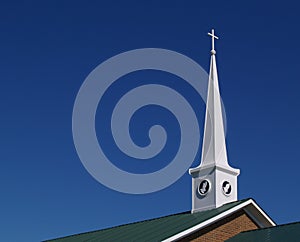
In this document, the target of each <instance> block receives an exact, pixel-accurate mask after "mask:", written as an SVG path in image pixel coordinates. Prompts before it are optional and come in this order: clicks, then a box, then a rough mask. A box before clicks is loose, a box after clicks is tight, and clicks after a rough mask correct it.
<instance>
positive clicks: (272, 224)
mask: <svg viewBox="0 0 300 242" xmlns="http://www.w3.org/2000/svg"><path fill="white" fill-rule="evenodd" d="M250 200H251V201H252V205H253V206H254V207H255V208H256V209H257V210H258V212H259V213H260V214H261V215H262V216H263V217H264V218H265V219H266V220H267V221H268V222H269V223H270V225H271V226H276V223H275V222H274V221H273V220H272V219H271V218H270V217H269V216H268V215H267V214H266V213H265V212H264V211H263V210H262V209H261V208H260V207H259V206H258V205H257V204H256V203H255V202H254V201H253V200H252V199H250ZM245 212H246V213H247V214H248V215H249V216H250V217H251V218H252V219H253V220H254V221H255V222H256V223H257V224H258V225H260V227H265V226H266V223H262V222H261V221H259V220H258V219H257V218H256V217H255V216H254V215H253V214H252V213H251V212H250V211H249V210H247V208H246V209H245Z"/></svg>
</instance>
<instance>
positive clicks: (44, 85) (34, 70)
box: [0, 0, 300, 241]
mask: <svg viewBox="0 0 300 242" xmlns="http://www.w3.org/2000/svg"><path fill="white" fill-rule="evenodd" d="M299 22H300V16H299V5H297V1H290V0H287V1H267V2H264V1H248V2H245V1H194V0H192V1H176V0H175V1H174V0H173V1H147V3H146V1H144V2H142V1H122V2H121V1H119V2H113V1H111V2H110V3H106V4H103V3H100V1H81V2H80V3H79V2H78V1H29V2H28V3H26V4H25V3H23V1H19V2H17V1H2V2H1V3H0V33H1V38H0V41H1V45H0V66H1V71H0V80H1V82H0V83H1V88H0V100H1V102H0V110H1V115H0V120H1V126H0V134H1V139H0V142H1V144H0V146H1V152H0V154H1V169H0V184H1V185H0V189H1V196H0V231H1V233H0V240H1V241H40V240H43V239H50V238H56V237H60V236H64V235H70V234H75V233H80V232H85V231H91V230H96V229H102V228H106V227H111V226H115V225H120V224H124V223H129V222H134V221H140V220H144V219H149V218H154V217H159V216H163V215H168V214H174V213H179V212H183V211H189V210H190V209H191V185H190V184H191V177H190V176H189V175H188V173H186V174H185V175H184V176H183V177H182V178H181V179H179V180H178V181H177V182H176V183H174V184H173V185H172V186H170V187H168V188H167V189H164V190H162V191H159V192H156V193H152V194H147V195H129V194H123V193H119V192H116V191H113V190H110V189H108V188H106V187H105V186H103V185H101V184H100V183H98V182H97V181H96V180H94V179H93V178H92V177H91V176H90V174H89V173H88V172H87V171H86V170H85V169H84V167H83V166H82V164H81V162H80V160H79V158H78V156H77V153H76V150H75V147H74V144H73V138H72V109H73V104H74V100H75V97H76V94H77V92H78V90H79V88H80V86H81V84H82V83H83V81H84V79H85V78H86V76H87V75H88V74H89V73H90V72H91V71H92V70H93V69H94V68H95V67H96V66H97V65H98V64H100V63H101V62H103V61H104V60H106V59H107V58H109V57H112V56H114V55H116V54H118V53H121V52H124V51H128V50H131V49H136V48H145V47H156V48H165V49H170V50H174V51H177V52H180V53H182V54H184V55H187V56H189V57H190V58H192V59H193V60H195V61H196V62H198V63H199V64H200V65H201V66H202V67H203V68H205V69H206V70H208V67H209V50H210V39H209V37H208V36H207V32H208V31H209V30H210V29H211V28H212V27H213V28H215V29H216V33H217V34H218V35H219V37H220V40H219V41H218V42H217V43H216V48H217V63H218V70H219V81H220V88H221V94H222V98H223V101H224V104H225V108H226V113H227V146H228V156H229V162H230V164H231V165H232V166H234V167H237V168H239V169H241V175H240V176H239V198H240V199H243V198H248V197H252V198H254V199H255V200H256V201H257V202H258V204H259V205H260V206H261V207H262V208H263V209H264V210H265V211H266V212H267V213H268V214H269V215H270V216H271V217H272V218H273V219H274V220H275V221H276V222H277V223H279V224H280V223H287V222H293V221H300V212H299V204H300V195H299V169H300V158H299V145H300V124H299V118H300V111H299V106H300V98H299V89H300V78H299V67H300V65H299V64H300V62H299V59H298V56H299V55H300V47H299V44H298V43H299V37H300V35H299V32H298V29H299ZM149 75H150V76H151V78H154V79H155V73H151V74H149ZM133 78H134V76H133ZM139 78H140V80H141V81H142V79H143V78H145V81H147V80H148V81H149V76H148V73H144V74H142V75H141V76H139ZM147 78H148V79H147ZM158 78H161V76H159V75H158ZM166 78H172V76H169V77H166ZM174 83H176V82H174ZM175 85H176V84H175ZM198 112H199V115H200V116H201V115H203V116H204V105H203V101H202V100H201V99H199V111H198ZM97 125H100V126H101V121H99V123H97ZM202 125H203V124H202ZM174 132H175V131H174ZM199 138H201V137H199ZM198 160H199V157H198ZM198 163H199V161H195V163H194V165H197V164H198ZM124 164H125V163H124ZM124 164H122V165H124ZM124 166H125V167H124V169H126V164H125V165H124ZM158 167H159V165H158ZM141 169H142V168H141ZM145 169H151V168H149V166H148V168H145Z"/></svg>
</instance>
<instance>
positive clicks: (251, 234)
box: [226, 222, 300, 242]
mask: <svg viewBox="0 0 300 242" xmlns="http://www.w3.org/2000/svg"><path fill="white" fill-rule="evenodd" d="M299 238H300V222H297V223H291V224H284V225H279V226H276V227H271V228H265V229H257V230H251V231H247V232H242V233H240V234H238V235H236V236H234V237H232V238H230V239H228V240H226V242H252V241H264V242H268V241H271V242H282V241H296V240H298V239H299Z"/></svg>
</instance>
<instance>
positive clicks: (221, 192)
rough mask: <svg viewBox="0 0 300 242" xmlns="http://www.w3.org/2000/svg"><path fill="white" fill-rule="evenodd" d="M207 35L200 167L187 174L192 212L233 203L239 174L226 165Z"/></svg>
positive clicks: (213, 58) (213, 61)
mask: <svg viewBox="0 0 300 242" xmlns="http://www.w3.org/2000/svg"><path fill="white" fill-rule="evenodd" d="M208 35H210V36H211V37H212V50H211V59H210V72H209V81H208V92H207V102H206V114H205V125H204V136H203V144H202V156H201V163H200V165H199V166H198V167H196V168H193V169H190V170H189V173H190V174H191V175H192V180H193V181H192V186H193V191H192V201H193V204H192V212H195V211H203V210H207V209H212V208H216V207H219V206H221V205H223V204H225V203H228V202H232V201H236V200H237V176H238V175H239V172H240V171H239V170H238V169H234V168H232V167H230V166H229V165H228V160H227V150H226V142H225V132H224V124H223V115H222V106H221V97H220V92H219V83H218V73H217V65H216V51H215V45H214V41H215V39H218V37H217V36H215V34H214V30H212V32H211V33H208Z"/></svg>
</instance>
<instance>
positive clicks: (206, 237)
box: [179, 211, 258, 242]
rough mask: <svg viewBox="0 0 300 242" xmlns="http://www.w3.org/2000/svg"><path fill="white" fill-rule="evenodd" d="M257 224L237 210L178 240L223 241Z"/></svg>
mask: <svg viewBox="0 0 300 242" xmlns="http://www.w3.org/2000/svg"><path fill="white" fill-rule="evenodd" d="M257 228H258V226H257V225H256V224H255V223H254V222H253V221H252V220H251V219H250V217H249V216H248V215H247V214H246V213H245V212H244V211H239V212H236V213H234V214H233V215H231V216H228V217H227V218H224V219H222V220H220V221H218V222H217V223H214V224H212V225H210V226H208V227H206V228H204V229H201V230H200V231H197V232H195V233H193V234H191V235H189V236H187V237H185V238H183V239H180V240H179V241H180V242H187V241H193V242H221V241H225V240H227V239H229V238H231V237H233V236H235V235H237V234H239V233H240V232H242V231H247V230H253V229H257Z"/></svg>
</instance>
